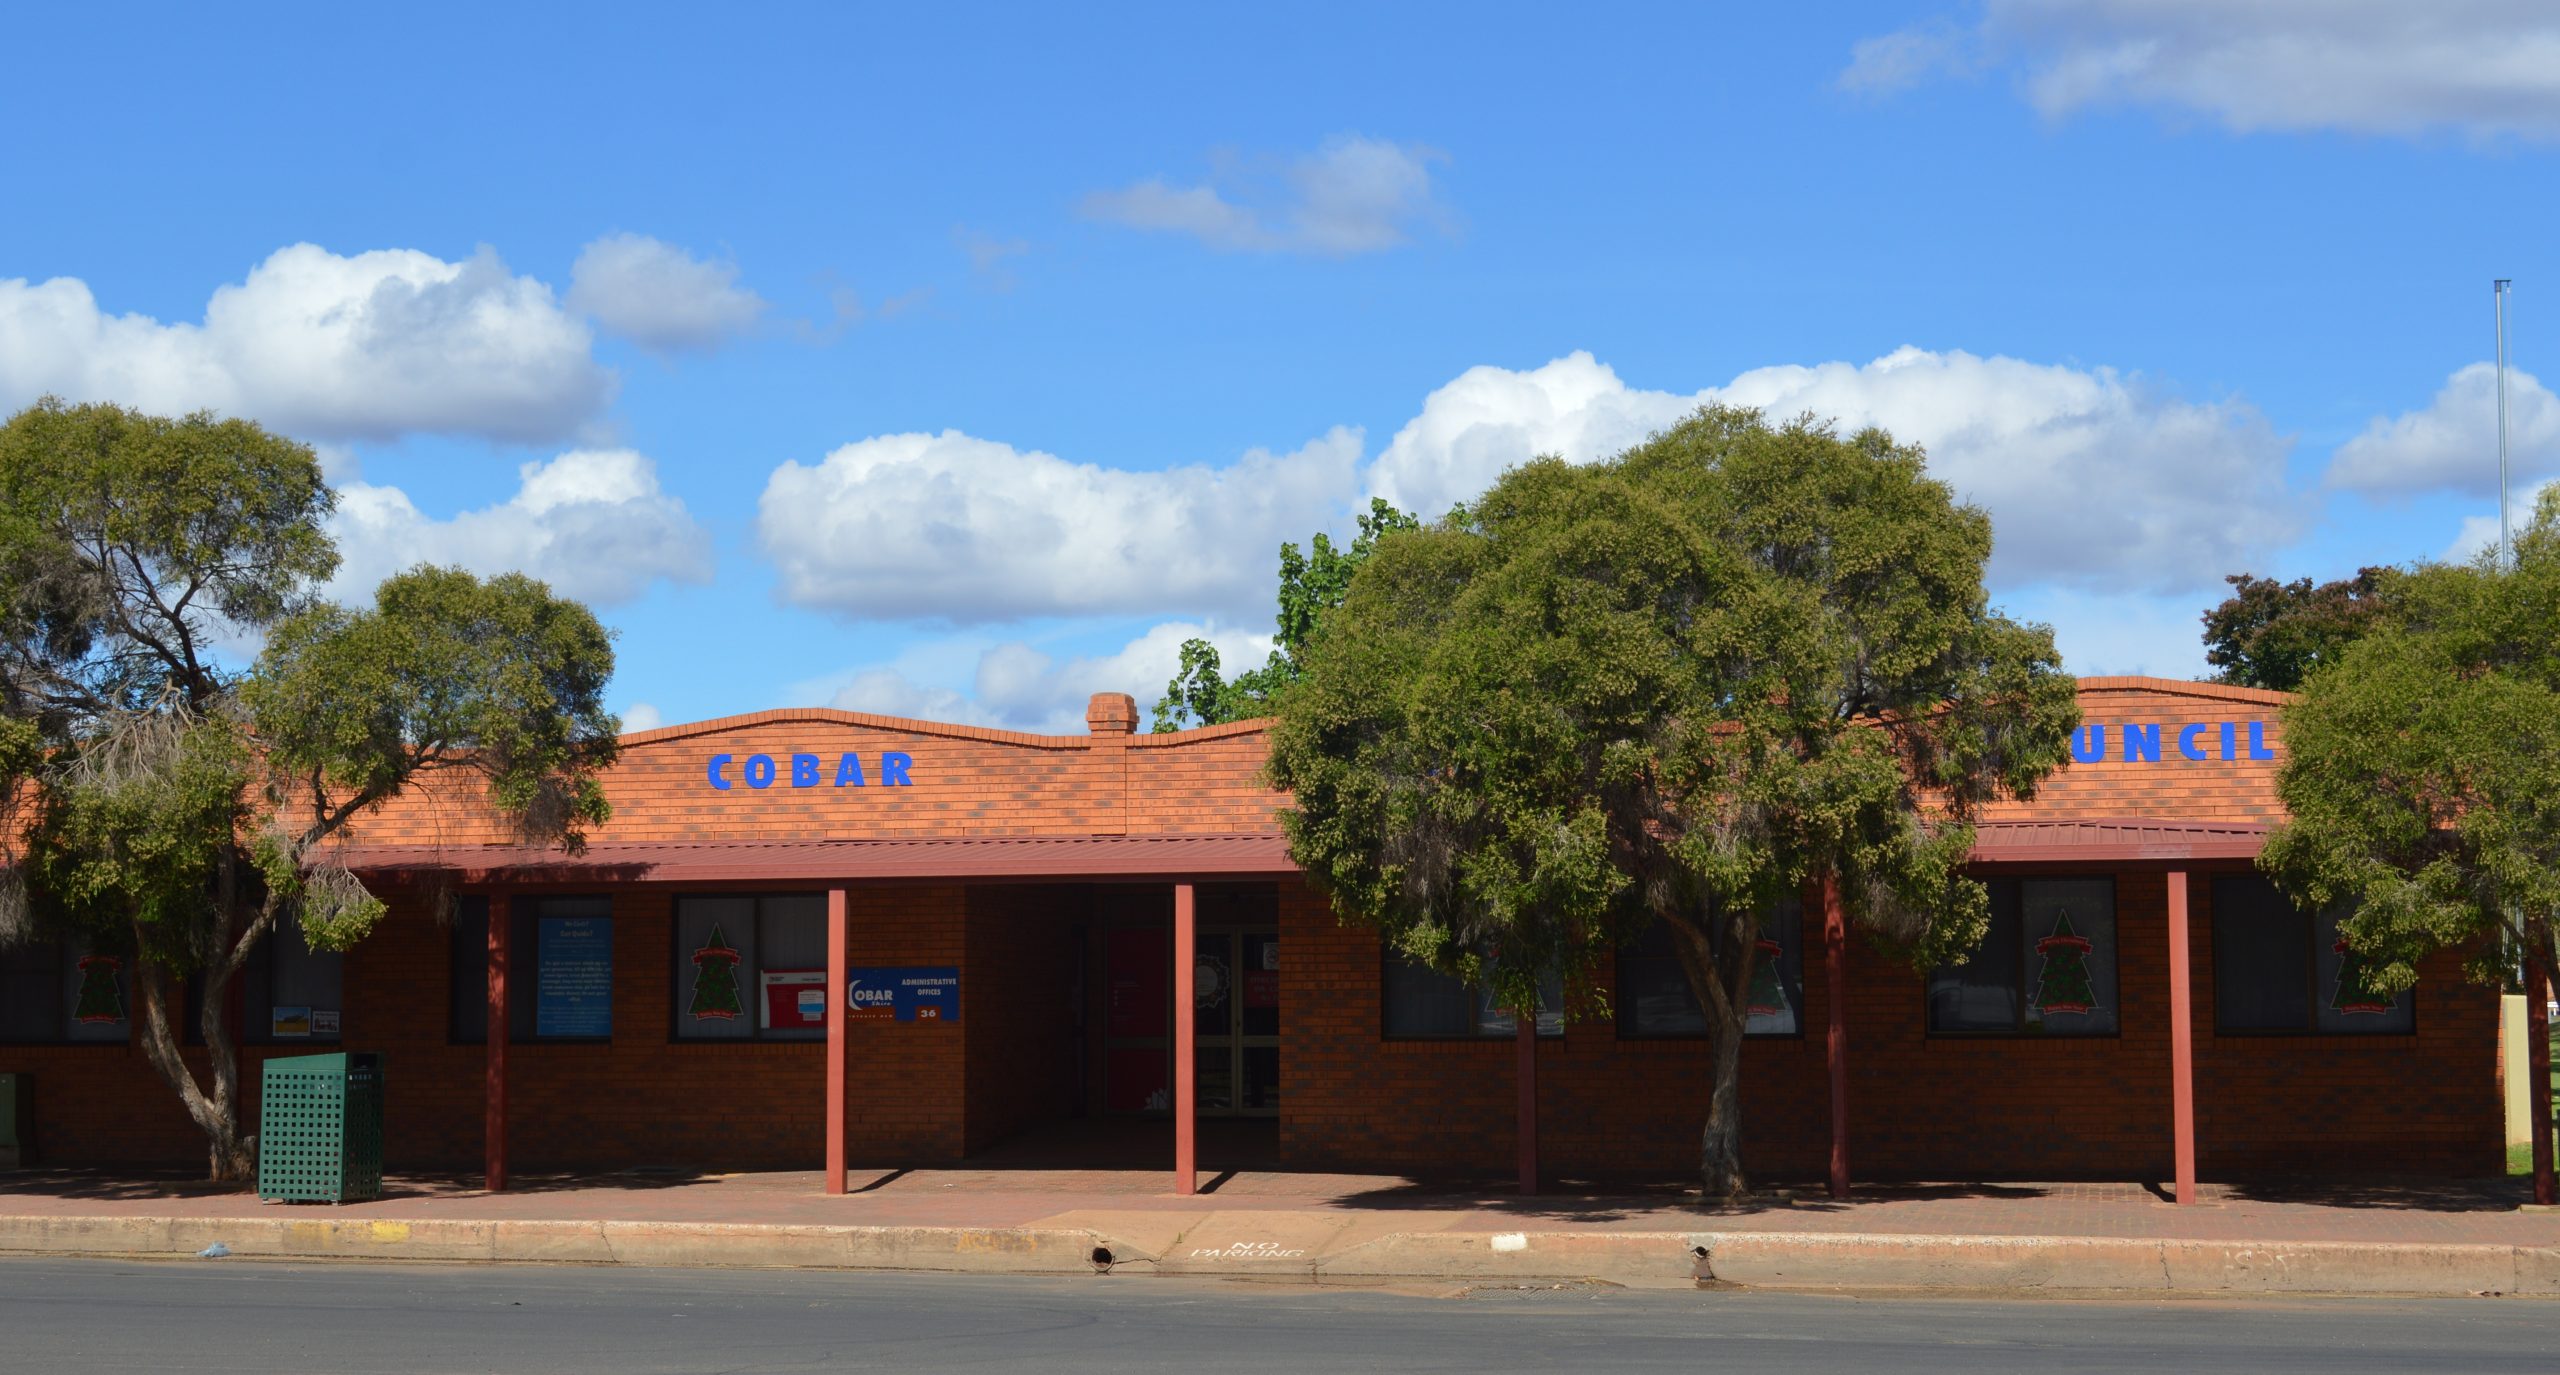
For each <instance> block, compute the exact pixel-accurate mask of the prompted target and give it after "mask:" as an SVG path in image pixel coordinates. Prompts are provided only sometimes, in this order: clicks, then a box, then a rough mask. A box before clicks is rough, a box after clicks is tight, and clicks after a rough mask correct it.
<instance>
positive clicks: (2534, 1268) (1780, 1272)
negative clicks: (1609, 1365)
mask: <svg viewBox="0 0 2560 1375" xmlns="http://www.w3.org/2000/svg"><path fill="white" fill-rule="evenodd" d="M1690 1243H1691V1249H1692V1252H1693V1254H1695V1255H1696V1256H1697V1258H1698V1263H1699V1266H1700V1270H1699V1274H1700V1277H1701V1278H1712V1279H1716V1280H1720V1281H1724V1282H1727V1283H1732V1284H1739V1285H1743V1286H1746V1287H1760V1288H1790V1289H1997V1290H2133V1291H2140V1290H2157V1291H2165V1292H2173V1293H2190V1294H2432V1295H2468V1294H2513V1295H2531V1296H2538V1297H2555V1296H2560V1249H2555V1248H2551V1247H2534V1246H2501V1245H2478V1244H2471V1245H2446V1246H2429V1245H2413V1244H2408V1243H2388V1242H2323V1241H2301V1242H2264V1241H2192V1240H2159V1239H2143V1238H2125V1237H2041V1236H2038V1237H2028V1236H2007V1237H2002V1236H1890V1235H1883V1236H1880V1235H1831V1234H1824V1233H1808V1232H1720V1233H1719V1232H1707V1233H1698V1234H1695V1235H1693V1236H1692V1237H1691V1238H1690Z"/></svg>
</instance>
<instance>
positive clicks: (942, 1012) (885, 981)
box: [844, 964, 960, 1022]
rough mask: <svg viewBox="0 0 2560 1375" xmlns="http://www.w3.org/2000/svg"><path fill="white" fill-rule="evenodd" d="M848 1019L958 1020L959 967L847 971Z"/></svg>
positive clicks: (881, 967) (907, 967)
mask: <svg viewBox="0 0 2560 1375" xmlns="http://www.w3.org/2000/svg"><path fill="white" fill-rule="evenodd" d="M844 1005H845V1007H846V1009H847V1011H848V1015H847V1017H846V1020H847V1021H855V1022H862V1021H881V1022H886V1021H900V1022H956V1021H959V1020H960V967H959V966H958V965H953V964H927V965H876V966H871V967H868V968H855V969H848V970H846V971H845V977H844Z"/></svg>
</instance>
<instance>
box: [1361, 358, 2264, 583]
mask: <svg viewBox="0 0 2560 1375" xmlns="http://www.w3.org/2000/svg"><path fill="white" fill-rule="evenodd" d="M1708 402H1724V403H1726V404H1730V405H1738V406H1750V407H1755V408H1757V409H1760V410H1762V411H1764V412H1766V413H1767V414H1768V415H1769V416H1770V418H1771V419H1773V420H1786V419H1791V418H1793V417H1794V416H1796V415H1799V414H1802V413H1806V412H1811V413H1812V414H1814V415H1816V416H1819V417H1824V418H1829V419H1833V420H1836V421H1837V422H1838V424H1839V426H1840V429H1841V430H1842V432H1843V433H1847V432H1852V431H1855V430H1858V429H1860V428H1863V427H1865V426H1868V425H1877V426H1882V427H1883V428H1885V429H1887V430H1889V431H1891V432H1892V433H1893V435H1894V437H1895V438H1897V439H1899V440H1902V441H1904V442H1907V443H1918V444H1920V445H1922V446H1923V447H1925V448H1926V449H1927V450H1928V453H1929V467H1930V471H1931V472H1932V473H1933V474H1934V475H1936V476H1938V477H1940V478H1943V479H1945V480H1946V481H1948V482H1949V483H1951V484H1952V485H1953V486H1954V487H1955V488H1956V490H1957V491H1958V492H1959V493H1961V494H1962V495H1963V496H1964V497H1966V498H1967V499H1968V500H1971V501H1974V502H1977V503H1979V504H1981V505H1982V506H1983V507H1984V508H1985V509H1987V510H1988V511H1989V512H1990V513H1991V517H1992V528H1993V532H1994V537H1995V539H1996V541H1997V544H1996V547H1995V549H1994V551H1993V554H1992V564H1991V575H1992V577H1993V578H1994V579H1995V580H1999V581H2004V582H2008V583H2025V582H2037V581H2052V580H2058V581H2066V582H2072V581H2077V582H2084V583H2098V584H2105V585H2108V586H2138V587H2142V588H2146V589H2150V590H2157V591H2173V590H2183V589H2187V588H2192V587H2209V586H2211V585H2213V584H2214V582H2215V581H2216V579H2218V578H2219V577H2220V576H2221V574H2222V573H2224V572H2227V571H2229V570H2230V569H2233V568H2239V567H2243V566H2246V565H2247V563H2248V562H2249V560H2250V559H2251V557H2252V556H2254V555H2256V554H2258V553H2260V552H2262V551H2263V550H2265V549H2266V548H2268V547H2269V546H2270V545H2272V544H2274V543H2277V542H2281V541H2282V540H2283V539H2285V538H2287V537H2289V536H2290V535H2291V534H2292V533H2293V532H2294V531H2295V529H2296V528H2297V526H2298V523H2299V522H2298V517H2297V516H2295V515H2293V514H2291V512H2290V507H2291V505H2292V503H2289V502H2288V501H2287V499H2286V493H2285V489H2284V462H2285V456H2286V454H2287V452H2288V450H2289V449H2290V447H2291V445H2290V442H2289V441H2288V440H2286V439H2285V438H2283V437H2282V436H2279V435H2278V434H2276V433H2275V432H2274V430H2273V429H2272V427H2270V426H2269V425H2268V424H2267V422H2266V419H2265V418H2264V417H2263V416H2262V415H2260V414H2259V413H2258V412H2257V410H2256V409H2254V408H2253V407H2250V406H2249V405H2247V404H2246V403H2245V402H2241V401H2236V400H2225V401H2210V402H2199V401H2191V400H2187V399H2185V398H2182V397H2178V396H2174V395H2170V394H2167V393H2164V392H2161V391H2159V390H2157V389H2155V388H2153V387H2151V386H2149V385H2147V384H2145V383H2144V382H2143V381H2142V380H2141V379H2139V378H2137V377H2130V376H2127V375H2125V374H2122V373H2118V372H2116V371H2115V370H2113V369H2110V368H2095V369H2086V370H2084V369H2077V368H2069V367H2062V366H2058V365H2051V364H2039V363H2029V362H2024V361H2021V360H2019V359H2015V358H2002V357H1989V358H1986V357H1981V356H1978V355H1975V354H1970V353H1965V352H1962V351H1949V352H1944V353H1936V352H1931V351H1928V350H1925V349H1917V348H1903V349H1898V350H1896V351H1894V352H1893V353H1891V354H1888V355H1886V356H1885V357H1882V358H1879V359H1876V360H1874V361H1873V362H1870V363H1866V364H1863V365H1861V364H1853V363H1846V362H1831V363H1821V364H1817V365H1813V366H1810V367H1806V366H1796V365H1787V366H1780V367H1768V368H1759V369H1755V370H1753V371H1750V372H1746V373H1743V374H1742V375H1741V376H1739V377H1736V378H1734V379H1733V381H1731V382H1730V383H1727V384H1725V385H1723V386H1719V387H1709V388H1707V389H1705V390H1703V391H1699V392H1696V393H1692V394H1687V395H1683V394H1680V393H1676V392H1659V391H1646V390H1642V389H1638V388H1631V387H1629V386H1627V385H1626V384H1625V383H1624V382H1623V381H1621V380H1620V379H1619V378H1618V375H1617V374H1616V373H1615V372H1614V371H1612V370H1611V369H1609V368H1608V367H1607V366H1605V365H1603V364H1601V363H1599V362H1597V361H1595V360H1594V359H1593V358H1592V357H1591V356H1590V355H1589V354H1586V353H1575V354H1571V355H1568V356H1566V357H1564V358H1559V359H1557V360H1555V361H1553V362H1551V363H1548V364H1546V365H1545V366H1543V367H1539V368H1533V369H1529V370H1526V371H1515V370H1511V369H1506V368H1494V367H1479V368H1473V369H1470V370H1469V371H1468V372H1466V373H1465V374H1463V375H1462V376H1460V377H1459V378H1458V379H1457V380H1456V381H1454V382H1451V383H1450V384H1449V385H1447V386H1445V387H1442V388H1441V389H1440V390H1438V391H1435V392H1433V393H1432V394H1431V395H1430V397H1428V398H1427V399H1426V400H1425V401H1424V402H1423V407H1422V413H1421V414H1420V415H1418V416H1416V417H1415V418H1414V419H1413V420H1412V421H1410V422H1408V423H1407V424H1406V425H1405V427H1404V428H1403V429H1402V430H1401V431H1399V432H1398V433H1397V435H1396V437H1395V439H1394V440H1393V441H1392V442H1390V443H1389V444H1388V446H1387V448H1386V450H1385V452H1383V453H1382V454H1380V455H1379V458H1378V462H1377V464H1376V466H1375V468H1374V469H1373V471H1372V475H1371V482H1372V486H1373V487H1374V489H1375V490H1376V491H1377V493H1378V494H1379V495H1381V496H1384V497H1386V498H1387V499H1389V500H1390V501H1394V502H1396V503H1397V504H1398V505H1401V506H1403V507H1405V508H1406V509H1408V510H1418V511H1421V512H1424V513H1426V514H1437V513H1438V512H1440V511H1443V510H1445V509H1447V508H1448V506H1449V505H1450V504H1451V503H1452V502H1456V501H1462V500H1465V499H1467V498H1469V497H1471V496H1473V495H1474V494H1475V493H1477V492H1479V491H1481V490H1483V488H1484V487H1485V486H1486V485H1487V484H1489V483H1490V482H1492V480H1493V479H1494V478H1495V477H1497V476H1499V475H1500V474H1501V472H1502V470H1503V469H1505V468H1508V467H1510V466H1512V465H1514V464H1517V463H1520V462H1523V461H1525V460H1527V459H1529V458H1532V457H1535V456H1537V455H1539V454H1555V455H1558V456H1561V457H1563V458H1566V459H1569V460H1572V461H1575V462H1588V461H1591V460H1593V459H1597V458H1602V457H1606V456H1607V455H1609V454H1611V453H1615V452H1617V451H1618V450H1620V449H1623V448H1625V447H1627V446H1628V445H1630V444H1633V443H1636V442H1638V441H1641V440H1642V439H1643V438H1644V437H1645V436H1646V435H1648V434H1650V433H1651V432H1653V431H1655V430H1658V429H1660V428H1662V427H1663V426H1665V425H1668V424H1670V423H1671V422H1672V421H1675V420H1677V419H1679V418H1680V417H1681V416H1683V415H1686V414H1688V413H1689V412H1690V411H1693V410H1695V409H1696V408H1697V407H1698V406H1700V405H1702V404H1705V403H1708Z"/></svg>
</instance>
